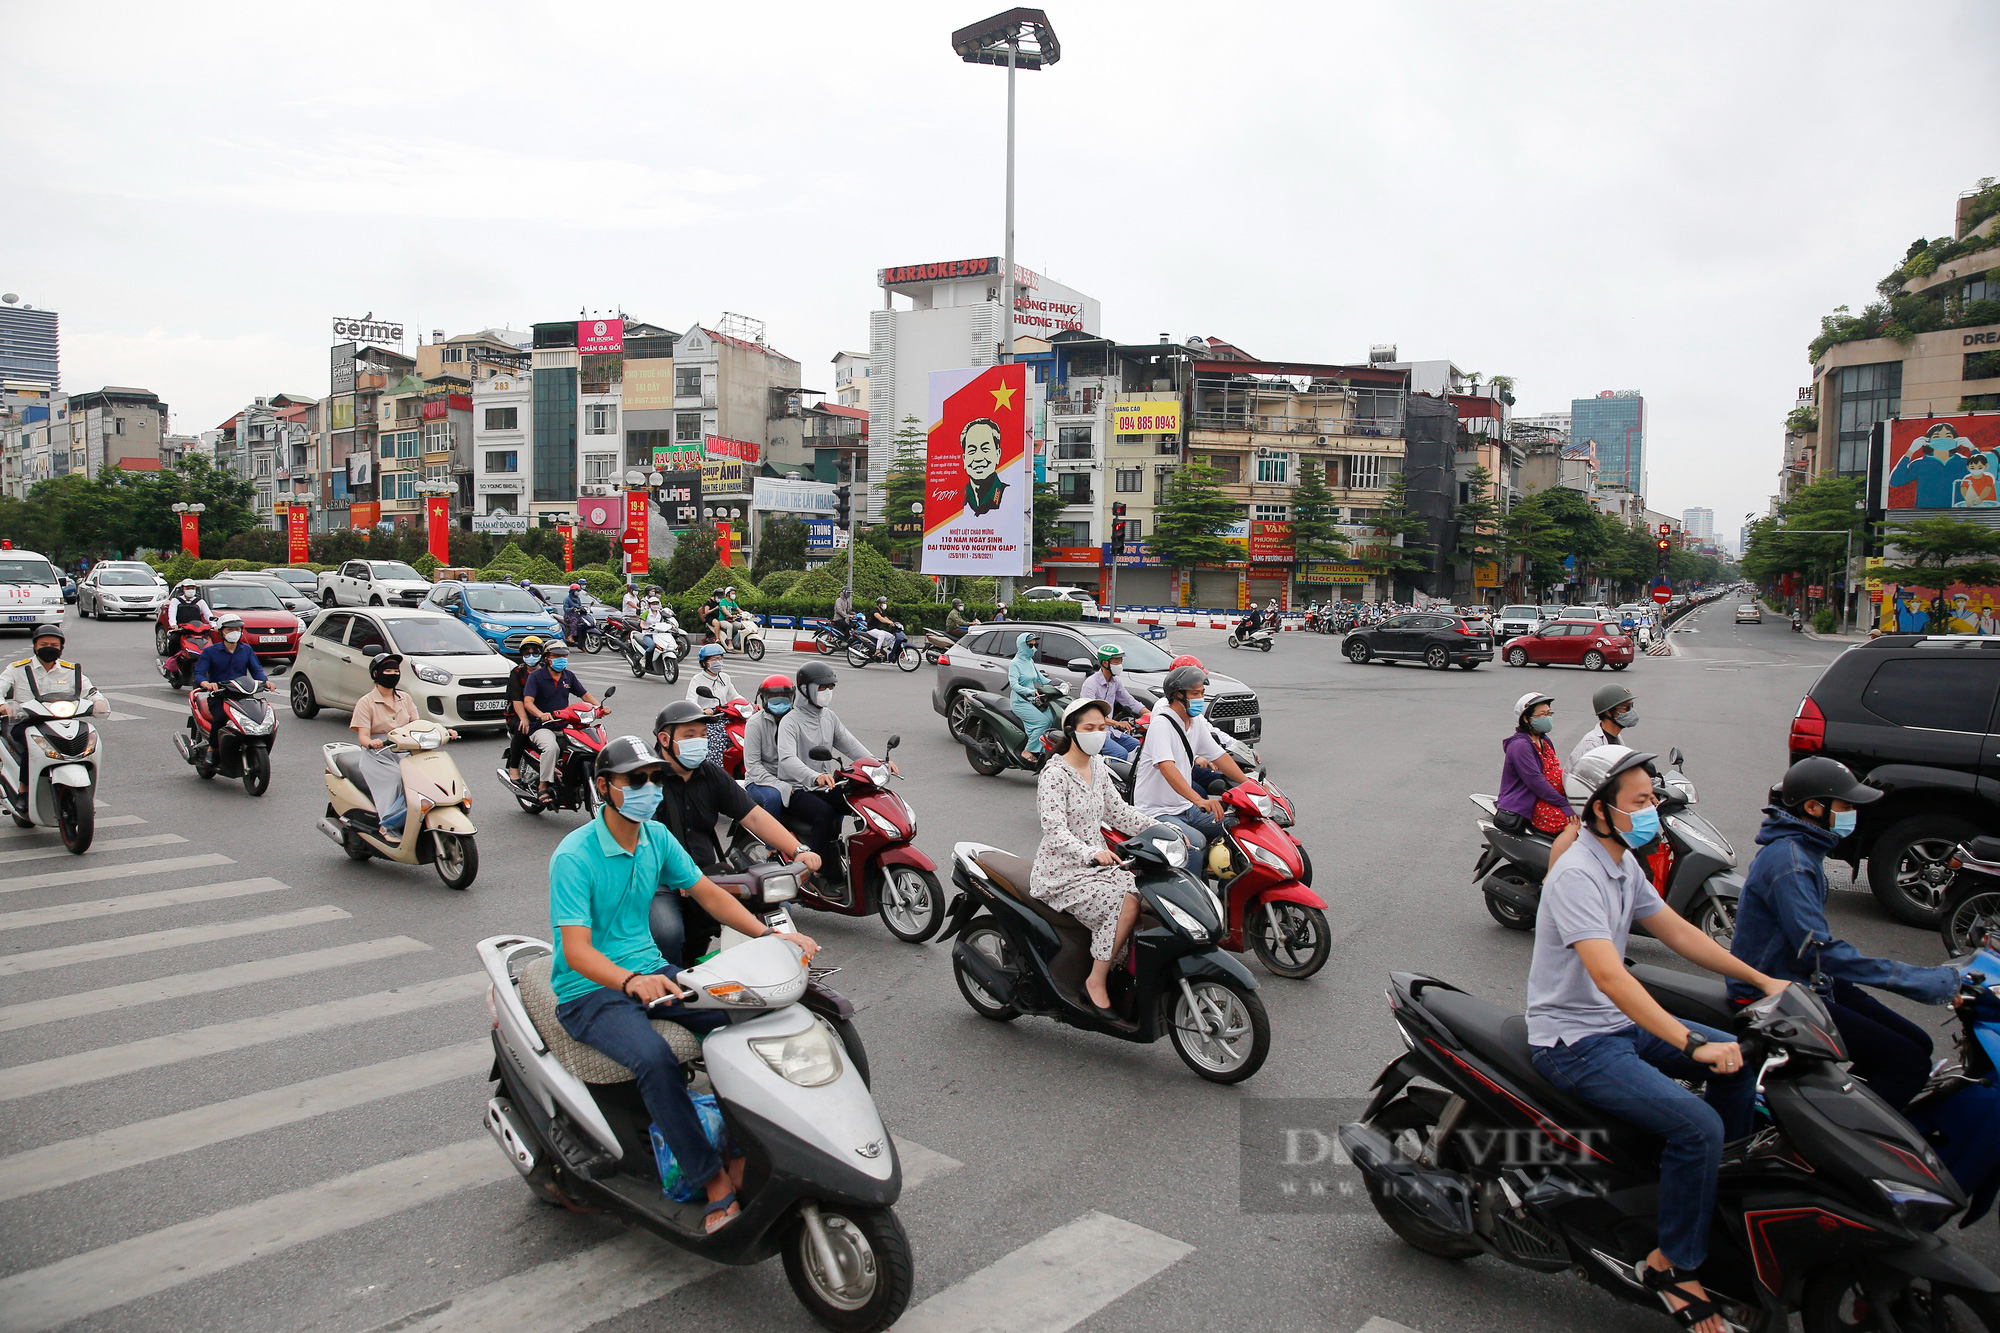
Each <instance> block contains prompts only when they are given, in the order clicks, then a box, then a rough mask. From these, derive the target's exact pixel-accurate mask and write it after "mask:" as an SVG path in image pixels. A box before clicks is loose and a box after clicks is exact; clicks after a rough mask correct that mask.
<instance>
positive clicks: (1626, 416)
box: [1569, 389, 1646, 495]
mask: <svg viewBox="0 0 2000 1333" xmlns="http://www.w3.org/2000/svg"><path fill="white" fill-rule="evenodd" d="M1569 414H1570V432H1569V435H1570V439H1571V441H1572V442H1582V441H1585V440H1588V441H1591V442H1593V443H1595V444H1596V445H1597V480H1598V484H1599V485H1602V486H1616V487H1619V488H1621V489H1623V490H1627V491H1630V492H1632V494H1634V495H1644V494H1645V493H1646V399H1645V397H1644V396H1643V395H1642V394H1641V393H1640V392H1639V391H1638V390H1637V389H1606V390H1604V391H1603V392H1601V393H1599V394H1598V395H1597V396H1596V397H1595V398H1575V399H1572V400H1570V405H1569Z"/></svg>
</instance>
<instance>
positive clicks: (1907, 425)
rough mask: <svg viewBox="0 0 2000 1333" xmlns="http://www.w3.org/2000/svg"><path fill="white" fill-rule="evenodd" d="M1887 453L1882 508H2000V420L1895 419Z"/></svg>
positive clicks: (1988, 416) (1992, 418)
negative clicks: (1999, 479) (1999, 487)
mask: <svg viewBox="0 0 2000 1333" xmlns="http://www.w3.org/2000/svg"><path fill="white" fill-rule="evenodd" d="M1887 448H1888V455H1889V456H1888V457H1887V458H1885V459H1884V460H1883V471H1884V474H1885V475H1884V477H1883V488H1884V497H1883V508H1885V509H1995V508H2000V493H1996V485H2000V483H1996V481H1995V477H1996V476H1997V475H2000V416H1996V415H1992V414H1986V415H1982V416H1948V417H1896V418H1894V419H1892V420H1891V421H1890V422H1889V442H1888V445H1887Z"/></svg>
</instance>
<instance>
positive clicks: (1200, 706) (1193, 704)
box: [1188, 699, 1208, 717]
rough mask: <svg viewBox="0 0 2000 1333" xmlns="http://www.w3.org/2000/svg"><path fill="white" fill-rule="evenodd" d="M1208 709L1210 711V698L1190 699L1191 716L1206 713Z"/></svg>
mask: <svg viewBox="0 0 2000 1333" xmlns="http://www.w3.org/2000/svg"><path fill="white" fill-rule="evenodd" d="M1207 711H1208V700H1206V699H1190V700H1188V716H1189V717H1200V716H1201V715H1202V714H1203V713H1206V712H1207Z"/></svg>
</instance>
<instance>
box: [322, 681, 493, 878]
mask: <svg viewBox="0 0 2000 1333" xmlns="http://www.w3.org/2000/svg"><path fill="white" fill-rule="evenodd" d="M447 739H449V737H448V733H447V732H446V731H445V729H444V727H442V726H440V725H439V724H438V723H436V722H424V721H417V722H407V723H405V724H403V725H402V726H400V727H397V728H396V729H395V730H394V731H392V732H390V733H389V738H388V743H389V745H390V746H391V747H392V748H393V749H394V750H395V751H396V753H397V754H398V755H399V756H400V766H401V769H402V779H403V801H404V806H405V812H404V822H403V828H402V831H401V832H400V833H399V834H392V833H389V832H387V831H386V830H384V829H383V828H382V827H381V813H380V812H379V811H377V810H376V808H375V802H374V799H373V798H372V797H371V796H370V795H369V790H368V773H367V769H366V767H365V764H366V763H367V759H366V756H367V754H368V751H366V750H363V749H362V748H361V747H360V746H359V745H356V744H354V743H353V742H352V741H333V742H329V743H328V744H326V745H323V746H321V747H320V751H321V754H322V755H323V756H324V760H325V764H326V797H327V803H326V815H325V817H324V818H322V819H321V820H320V821H319V824H318V828H319V831H320V832H321V833H324V834H325V835H326V836H327V837H328V838H330V839H332V840H333V841H334V842H337V843H339V844H340V849H341V850H342V851H344V852H346V853H347V855H348V857H349V858H350V859H351V860H355V861H366V860H367V859H368V858H369V857H371V856H375V857H380V858H381V859H382V860H384V861H392V862H394V863H395V864H397V865H405V866H413V865H429V866H434V867H436V869H437V874H438V878H439V879H441V880H443V881H444V886H445V887H446V888H448V889H465V888H470V887H471V886H472V881H473V878H474V876H476V875H478V873H479V846H478V844H477V843H476V842H475V841H474V834H475V833H476V832H477V830H475V829H474V828H473V827H472V816H471V815H470V814H469V813H468V811H470V810H471V808H472V793H471V792H470V791H468V790H467V789H466V786H465V779H464V778H462V777H461V776H459V772H458V765H457V764H455V763H453V762H452V760H451V756H450V755H448V754H446V753H445V752H444V747H445V742H446V741H447Z"/></svg>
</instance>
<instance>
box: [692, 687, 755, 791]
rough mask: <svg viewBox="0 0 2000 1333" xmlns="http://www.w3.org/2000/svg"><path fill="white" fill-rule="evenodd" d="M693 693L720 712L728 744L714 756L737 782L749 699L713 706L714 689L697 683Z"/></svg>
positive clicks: (740, 777)
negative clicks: (718, 706) (717, 706)
mask: <svg viewBox="0 0 2000 1333" xmlns="http://www.w3.org/2000/svg"><path fill="white" fill-rule="evenodd" d="M694 692H695V694H696V695H697V696H699V697H700V698H701V699H703V700H704V701H706V703H707V704H708V706H709V708H711V709H714V710H715V711H716V712H719V713H721V714H722V734H723V735H724V736H725V737H726V738H727V739H728V744H727V745H726V746H725V747H724V748H723V751H722V753H721V754H719V755H717V756H716V758H717V760H719V761H720V762H721V764H722V771H723V772H725V773H727V774H728V775H729V776H730V777H732V778H735V779H736V780H737V781H738V782H741V781H742V780H743V729H744V727H745V726H747V725H748V724H749V721H750V701H749V700H747V699H731V700H730V701H729V702H728V703H726V704H724V705H722V706H721V707H720V708H716V706H715V691H714V690H711V689H709V688H708V686H706V685H697V686H695V690H694Z"/></svg>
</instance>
